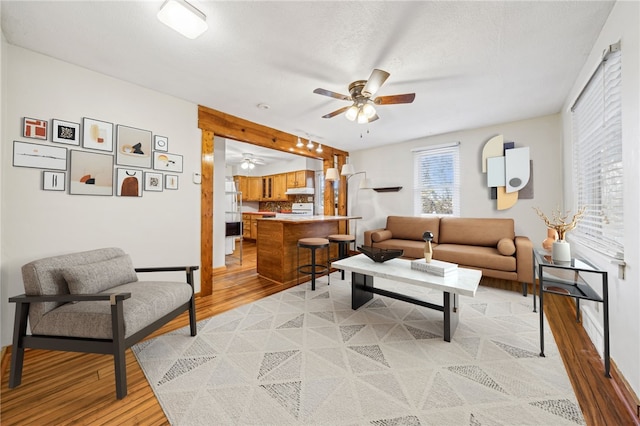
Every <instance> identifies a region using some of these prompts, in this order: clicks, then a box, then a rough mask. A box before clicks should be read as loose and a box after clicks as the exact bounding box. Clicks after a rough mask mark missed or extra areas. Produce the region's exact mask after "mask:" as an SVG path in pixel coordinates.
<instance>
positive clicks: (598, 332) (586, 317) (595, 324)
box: [580, 306, 604, 357]
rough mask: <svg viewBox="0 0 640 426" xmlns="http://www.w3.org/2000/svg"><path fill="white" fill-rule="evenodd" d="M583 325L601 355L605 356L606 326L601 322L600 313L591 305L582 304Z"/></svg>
mask: <svg viewBox="0 0 640 426" xmlns="http://www.w3.org/2000/svg"><path fill="white" fill-rule="evenodd" d="M580 312H581V314H582V315H581V316H582V327H584V329H585V331H586V332H587V335H588V336H589V339H591V342H592V343H593V345H594V346H595V347H596V350H597V351H598V354H599V355H600V357H604V327H603V325H602V324H601V323H600V318H599V317H600V314H599V313H598V312H596V311H595V310H594V309H593V307H591V306H580Z"/></svg>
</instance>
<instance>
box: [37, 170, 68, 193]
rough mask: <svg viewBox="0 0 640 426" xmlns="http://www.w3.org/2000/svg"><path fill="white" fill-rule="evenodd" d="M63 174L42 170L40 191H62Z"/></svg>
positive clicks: (63, 186)
mask: <svg viewBox="0 0 640 426" xmlns="http://www.w3.org/2000/svg"><path fill="white" fill-rule="evenodd" d="M65 175H66V173H65V172H51V171H48V170H44V171H43V172H42V189H44V190H45V191H64V190H65V189H66V186H65Z"/></svg>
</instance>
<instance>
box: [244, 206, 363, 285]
mask: <svg viewBox="0 0 640 426" xmlns="http://www.w3.org/2000/svg"><path fill="white" fill-rule="evenodd" d="M352 219H361V217H359V216H294V217H284V218H277V217H276V218H264V219H258V237H257V238H256V244H257V264H258V265H257V270H258V275H260V276H262V277H264V278H267V279H269V280H271V281H274V282H276V283H279V284H283V285H284V286H285V287H287V288H288V287H292V286H294V285H297V276H298V272H297V269H296V268H297V266H298V258H297V256H298V255H297V250H298V246H297V244H298V240H299V239H300V238H310V237H314V238H326V237H327V236H328V235H331V234H343V233H346V232H347V231H346V230H347V229H348V221H349V220H352ZM337 254H338V249H337V246H336V245H334V244H332V246H331V254H330V255H331V257H336V256H337ZM310 261H311V255H310V250H307V249H300V264H301V265H303V264H306V263H310ZM316 262H317V263H321V262H325V263H326V262H327V256H326V251H325V250H318V251H317V252H316ZM309 279H310V277H309V276H308V275H304V274H301V275H300V282H301V283H302V282H304V281H308V280H309Z"/></svg>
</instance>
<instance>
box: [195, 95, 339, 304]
mask: <svg viewBox="0 0 640 426" xmlns="http://www.w3.org/2000/svg"><path fill="white" fill-rule="evenodd" d="M198 128H199V129H200V130H201V131H202V135H201V153H200V162H201V168H202V170H201V175H202V184H201V186H200V264H201V268H200V295H201V296H209V295H211V294H212V293H213V287H214V286H213V233H214V230H213V216H214V211H215V206H214V203H213V192H214V190H213V187H214V185H213V171H214V161H213V148H214V137H215V136H219V137H223V138H227V139H233V140H236V141H239V142H245V143H248V144H252V145H257V146H261V147H264V148H270V149H275V150H276V151H282V152H287V153H292V154H298V155H301V156H303V157H308V158H315V159H320V160H322V167H323V173H324V174H325V175H326V173H327V169H328V168H330V167H337V168H338V170H340V168H341V167H342V166H343V165H344V164H346V159H347V157H348V156H349V153H348V152H347V151H342V150H339V149H336V148H333V147H331V146H330V145H326V144H324V143H323V144H322V148H323V151H322V152H321V153H318V152H315V151H311V150H309V149H306V148H304V147H303V148H302V149H301V148H298V147H296V143H297V141H298V136H297V135H292V134H290V133H286V132H282V131H280V130H276V129H273V128H271V127H267V126H263V125H261V124H257V123H253V122H251V121H248V120H245V119H242V118H239V117H235V116H233V115H229V114H225V113H223V112H220V111H217V110H214V109H211V108H208V107H205V106H202V105H198ZM336 185H337V189H338V214H339V215H346V213H347V191H346V188H347V179H346V177H345V176H340V180H339V181H336V182H331V185H325V190H324V194H323V197H324V214H325V215H333V214H334V213H333V211H332V210H331V209H332V207H333V205H334V199H333V194H334V188H335V186H336Z"/></svg>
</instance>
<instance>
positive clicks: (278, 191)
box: [271, 173, 287, 201]
mask: <svg viewBox="0 0 640 426" xmlns="http://www.w3.org/2000/svg"><path fill="white" fill-rule="evenodd" d="M271 188H272V192H271V195H272V200H273V201H287V194H285V192H287V174H286V173H280V174H278V175H273V180H272V187H271Z"/></svg>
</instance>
